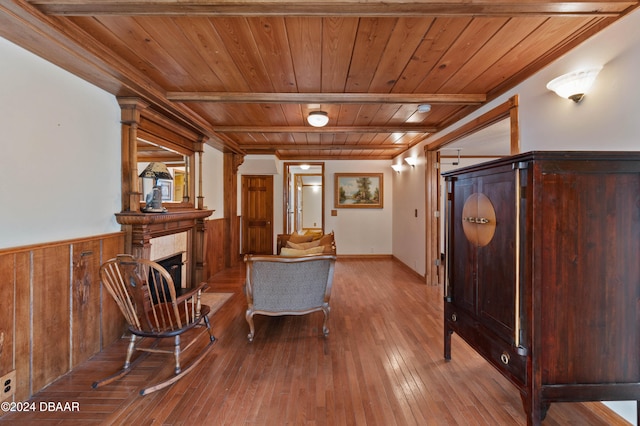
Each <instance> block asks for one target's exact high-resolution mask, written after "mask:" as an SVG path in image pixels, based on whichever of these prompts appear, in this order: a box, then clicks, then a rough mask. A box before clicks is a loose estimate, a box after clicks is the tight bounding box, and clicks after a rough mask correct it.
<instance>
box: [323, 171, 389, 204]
mask: <svg viewBox="0 0 640 426" xmlns="http://www.w3.org/2000/svg"><path fill="white" fill-rule="evenodd" d="M334 177H335V183H334V206H335V208H345V209H346V208H349V209H381V208H383V206H384V187H383V174H382V173H335V174H334Z"/></svg>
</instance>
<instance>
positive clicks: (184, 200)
mask: <svg viewBox="0 0 640 426" xmlns="http://www.w3.org/2000/svg"><path fill="white" fill-rule="evenodd" d="M137 151H138V155H137V173H138V179H139V181H140V183H139V191H140V202H141V203H142V205H144V204H146V203H145V198H146V196H147V194H149V193H150V192H152V190H153V185H154V182H153V179H146V178H142V177H140V175H141V173H142V172H143V171H144V170H145V168H146V167H147V166H148V165H149V164H151V163H162V164H164V165H165V166H166V168H167V170H168V172H169V174H170V175H171V179H159V181H158V184H159V185H160V187H161V188H162V203H163V205H166V207H168V208H175V207H178V206H181V207H186V208H189V207H191V208H192V207H193V203H192V202H190V199H189V197H188V195H189V191H188V188H187V185H188V184H189V179H188V177H187V173H188V172H189V159H190V158H189V157H190V156H189V155H188V154H185V153H182V152H178V151H176V150H174V149H171V148H167V147H165V146H161V145H158V144H156V143H153V142H150V141H147V140H145V139H142V138H140V137H138V139H137Z"/></svg>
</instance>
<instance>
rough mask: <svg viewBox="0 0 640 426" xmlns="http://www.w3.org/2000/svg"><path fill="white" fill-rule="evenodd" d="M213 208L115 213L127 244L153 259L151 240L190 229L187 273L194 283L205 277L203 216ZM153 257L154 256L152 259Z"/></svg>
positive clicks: (135, 252) (134, 251) (132, 250)
mask: <svg viewBox="0 0 640 426" xmlns="http://www.w3.org/2000/svg"><path fill="white" fill-rule="evenodd" d="M211 214H213V210H198V209H186V210H169V211H168V212H166V213H140V212H126V211H125V212H120V213H116V220H117V221H118V223H119V224H120V225H122V227H123V229H124V230H125V231H126V241H125V245H126V248H127V252H128V253H131V254H132V255H133V256H135V257H138V258H142V259H150V254H151V239H152V238H157V237H162V236H165V235H171V234H178V233H180V232H188V234H187V235H188V238H187V253H186V256H187V276H188V277H190V278H191V279H192V280H193V282H198V281H201V280H202V278H203V277H202V270H203V261H204V219H205V218H207V217H209V216H211ZM150 260H152V259H150Z"/></svg>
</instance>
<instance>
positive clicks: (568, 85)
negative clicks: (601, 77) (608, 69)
mask: <svg viewBox="0 0 640 426" xmlns="http://www.w3.org/2000/svg"><path fill="white" fill-rule="evenodd" d="M601 69H602V68H591V69H586V70H581V71H575V72H572V73H569V74H565V75H561V76H560V77H558V78H554V79H553V80H551V81H550V82H549V83H548V84H547V89H549V90H552V91H554V92H556V94H557V95H558V96H560V97H562V98H566V99H571V100H572V101H573V102H575V103H578V102H580V101H581V100H582V98H584V95H585V94H586V93H587V92H588V91H589V89H590V88H591V86H592V85H593V82H594V81H595V80H596V77H597V76H598V73H599V72H600V70H601Z"/></svg>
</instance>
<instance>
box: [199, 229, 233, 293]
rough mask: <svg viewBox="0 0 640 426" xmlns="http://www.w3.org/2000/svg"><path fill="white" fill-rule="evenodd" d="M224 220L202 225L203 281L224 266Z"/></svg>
mask: <svg viewBox="0 0 640 426" xmlns="http://www.w3.org/2000/svg"><path fill="white" fill-rule="evenodd" d="M226 221H227V220H226V219H212V220H206V221H205V222H204V223H205V225H204V262H205V265H204V272H203V277H204V279H205V280H206V279H208V278H211V277H213V276H214V275H215V274H217V273H218V272H220V271H222V270H223V269H224V268H225V267H226V265H225V247H226V244H225V228H226Z"/></svg>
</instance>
